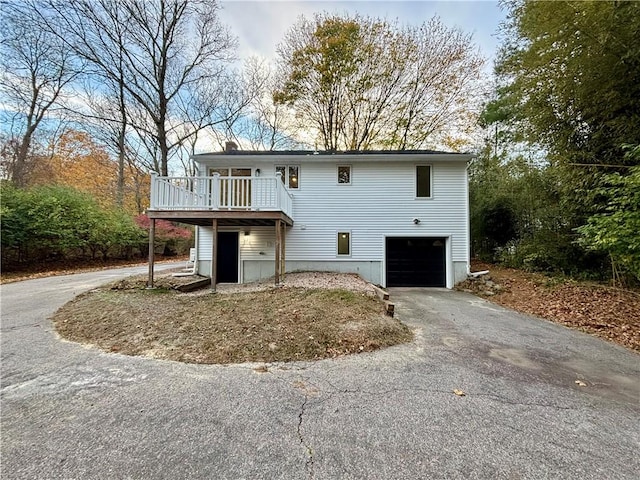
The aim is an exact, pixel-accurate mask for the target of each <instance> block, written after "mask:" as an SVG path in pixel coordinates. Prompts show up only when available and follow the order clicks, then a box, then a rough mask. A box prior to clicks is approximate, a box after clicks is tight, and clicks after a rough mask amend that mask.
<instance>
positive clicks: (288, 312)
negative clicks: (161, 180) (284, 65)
mask: <svg viewBox="0 0 640 480" xmlns="http://www.w3.org/2000/svg"><path fill="white" fill-rule="evenodd" d="M160 285H162V282H160ZM143 286H144V281H143V280H142V279H140V280H136V281H126V282H117V283H115V284H111V285H107V286H105V287H102V288H99V289H96V290H93V291H91V292H88V293H86V294H83V295H80V296H79V297H77V298H76V299H75V300H73V301H71V302H69V303H68V304H66V305H65V306H63V307H62V308H61V309H60V310H59V311H58V312H57V313H56V314H55V316H54V317H53V322H54V325H55V327H56V329H57V331H58V333H59V334H60V335H61V336H62V337H64V338H66V339H68V340H72V341H76V342H80V343H84V344H90V345H93V346H96V347H98V348H100V349H102V350H105V351H108V352H118V353H122V354H126V355H144V356H150V357H154V358H160V359H166V360H176V361H181V362H189V363H206V364H213V363H217V364H227V363H240V362H287V361H295V360H317V359H322V358H331V357H337V356H340V355H347V354H353V353H360V352H368V351H372V350H376V349H379V348H384V347H388V346H391V345H396V344H399V343H404V342H409V341H411V340H412V338H413V334H412V332H411V331H410V330H409V328H408V327H407V326H406V325H404V324H402V323H401V322H399V321H398V320H395V319H393V318H391V317H388V316H386V315H384V313H383V304H382V302H381V301H380V300H378V298H377V297H375V296H374V295H371V294H369V293H365V292H358V291H350V290H346V289H335V288H292V287H279V288H275V287H271V288H268V289H265V290H262V291H256V292H246V293H229V294H221V293H217V294H212V293H209V292H200V293H196V294H183V293H178V292H176V291H174V290H172V289H169V288H163V287H162V286H161V287H160V288H158V289H155V290H146V289H144V287H143Z"/></svg>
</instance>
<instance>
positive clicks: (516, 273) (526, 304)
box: [459, 264, 640, 352]
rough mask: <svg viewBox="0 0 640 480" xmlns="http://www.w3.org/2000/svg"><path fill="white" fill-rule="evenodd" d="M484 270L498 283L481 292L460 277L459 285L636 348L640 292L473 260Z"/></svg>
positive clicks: (639, 344)
mask: <svg viewBox="0 0 640 480" xmlns="http://www.w3.org/2000/svg"><path fill="white" fill-rule="evenodd" d="M474 270H489V271H490V275H491V278H492V280H493V282H495V283H496V284H497V285H500V289H499V291H494V294H493V295H485V294H486V287H484V286H483V285H482V284H480V283H479V282H474V281H466V282H463V283H462V284H461V285H460V286H459V289H461V290H467V291H468V290H471V291H472V292H474V293H476V294H478V295H482V296H486V297H487V300H490V301H492V302H495V303H498V304H500V305H503V306H505V307H509V308H512V309H514V310H517V311H519V312H523V313H528V314H531V315H536V316H539V317H542V318H545V319H547V320H551V321H553V322H556V323H561V324H563V325H566V326H567V327H571V328H576V329H578V330H581V331H583V332H586V333H589V334H591V335H596V336H598V337H602V338H605V339H607V340H610V341H612V342H615V343H618V344H620V345H623V346H625V347H627V348H630V349H632V350H636V351H638V352H640V293H638V292H635V291H631V290H623V289H618V288H613V287H608V286H605V285H598V284H594V283H589V282H576V281H574V280H559V279H551V278H549V277H546V276H544V275H541V274H535V273H526V272H522V271H520V270H514V269H510V268H502V267H498V266H495V265H487V264H474Z"/></svg>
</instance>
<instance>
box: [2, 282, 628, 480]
mask: <svg viewBox="0 0 640 480" xmlns="http://www.w3.org/2000/svg"><path fill="white" fill-rule="evenodd" d="M129 273H131V269H120V270H117V271H111V272H108V273H105V272H96V273H92V274H81V275H76V276H69V277H54V278H50V279H39V280H31V281H26V282H21V283H16V284H8V285H3V286H2V287H0V295H1V301H2V333H1V340H0V341H1V348H2V350H1V361H2V365H1V373H2V384H1V409H2V410H1V428H2V438H1V454H2V457H1V461H2V462H1V468H2V471H1V472H0V473H1V475H0V476H1V477H2V478H3V479H4V478H6V479H13V478H25V479H26V478H29V479H33V478H66V479H70V478H77V479H94V478H95V479H109V478H135V479H146V478H167V479H181V478H190V479H191V478H206V479H209V478H216V479H224V478H234V479H236V478H237V479H240V478H246V479H262V478H264V479H277V478H282V479H305V478H314V479H332V478H344V479H349V478H367V479H376V478H380V479H400V478H407V479H417V478H492V479H493V478H505V479H518V478H531V479H541V478H580V479H588V478H602V479H610V478H616V479H622V478H637V477H638V474H639V472H640V462H639V460H638V458H639V457H638V451H639V447H640V433H639V431H640V429H639V425H640V387H639V383H640V355H637V354H635V353H633V352H631V351H627V350H625V349H623V348H621V347H618V346H616V345H613V344H609V343H606V342H604V341H602V340H599V339H596V338H593V337H589V336H587V335H585V334H581V333H579V332H575V331H571V330H568V329H566V328H564V327H561V326H558V325H554V324H551V323H548V322H546V321H544V320H539V319H536V318H532V317H528V316H525V315H519V314H516V313H514V312H511V311H509V310H506V309H503V308H500V307H497V306H495V305H493V304H490V303H488V302H485V301H483V300H480V299H478V298H476V297H473V296H471V295H467V294H463V293H459V292H451V291H445V290H426V289H393V290H392V292H391V293H392V298H393V299H394V300H395V301H396V312H397V316H398V318H399V319H401V320H403V321H405V322H406V323H408V324H409V325H410V326H412V327H413V328H414V329H415V330H416V340H415V342H413V343H412V344H409V345H404V346H397V347H393V348H390V349H387V350H384V351H380V352H375V353H370V354H362V355H356V356H351V357H345V358H340V359H337V360H325V361H320V362H315V363H313V362H305V363H294V364H280V365H272V366H270V367H269V371H268V373H258V372H256V371H254V367H255V365H247V364H245V365H236V366H206V365H187V364H180V363H175V362H166V361H155V360H152V359H145V358H136V357H126V356H122V355H116V354H106V353H102V352H100V351H97V350H94V349H91V348H88V347H84V346H80V345H77V344H73V343H70V342H66V341H62V340H60V339H59V338H57V337H56V335H55V333H54V332H53V331H52V327H51V323H50V322H49V321H48V320H47V319H46V318H47V317H48V316H50V315H51V314H52V313H53V312H54V311H55V309H56V308H58V307H59V306H60V305H62V304H63V303H64V302H66V301H68V300H69V299H71V298H72V297H73V296H74V295H76V294H78V293H80V292H81V291H84V290H88V289H91V288H94V287H95V286H96V285H98V284H99V283H101V282H104V281H107V280H110V279H115V278H118V277H119V276H122V275H125V274H129ZM576 380H579V381H582V382H583V383H585V384H586V386H584V387H583V386H579V385H578V384H576V383H575V382H576ZM454 389H460V390H463V391H464V392H465V393H466V396H456V395H455V394H453V390H454Z"/></svg>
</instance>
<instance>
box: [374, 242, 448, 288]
mask: <svg viewBox="0 0 640 480" xmlns="http://www.w3.org/2000/svg"><path fill="white" fill-rule="evenodd" d="M444 248H445V239H444V238H425V237H397V238H394V237H389V238H387V287H444V286H445V285H446V283H445V261H444V258H445V256H444Z"/></svg>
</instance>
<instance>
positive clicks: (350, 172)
mask: <svg viewBox="0 0 640 480" xmlns="http://www.w3.org/2000/svg"><path fill="white" fill-rule="evenodd" d="M344 167H347V168H348V169H349V181H348V182H341V181H340V168H344ZM352 178H353V166H352V165H350V164H347V163H343V164H339V165H336V185H351V184H352V182H353V180H352Z"/></svg>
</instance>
